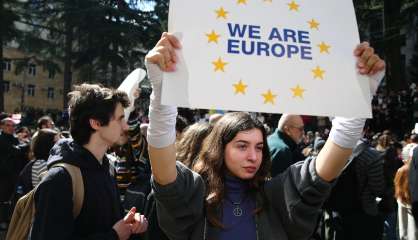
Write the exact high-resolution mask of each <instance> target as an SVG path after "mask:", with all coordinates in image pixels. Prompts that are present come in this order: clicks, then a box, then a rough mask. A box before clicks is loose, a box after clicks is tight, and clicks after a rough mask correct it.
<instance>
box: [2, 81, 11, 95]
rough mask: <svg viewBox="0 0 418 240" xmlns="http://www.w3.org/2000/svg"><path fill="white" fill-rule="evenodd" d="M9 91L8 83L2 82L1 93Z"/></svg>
mask: <svg viewBox="0 0 418 240" xmlns="http://www.w3.org/2000/svg"><path fill="white" fill-rule="evenodd" d="M8 91H10V82H9V81H3V92H5V93H6V92H8Z"/></svg>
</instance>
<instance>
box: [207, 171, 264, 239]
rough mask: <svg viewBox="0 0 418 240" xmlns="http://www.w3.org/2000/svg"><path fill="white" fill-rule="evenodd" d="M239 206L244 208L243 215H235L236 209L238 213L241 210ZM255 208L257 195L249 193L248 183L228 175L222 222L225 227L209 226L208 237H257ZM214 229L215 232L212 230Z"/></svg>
mask: <svg viewBox="0 0 418 240" xmlns="http://www.w3.org/2000/svg"><path fill="white" fill-rule="evenodd" d="M237 207H239V208H240V209H241V210H242V215H241V216H235V215H234V209H235V212H236V213H237V212H240V211H239V210H238V209H237ZM255 208H256V204H255V197H254V196H251V195H250V194H249V193H248V183H247V182H245V181H243V180H241V179H239V178H236V177H233V176H230V175H226V177H225V198H224V201H223V211H222V224H223V225H224V226H225V228H224V229H222V230H220V231H216V230H214V229H213V228H209V238H208V239H219V240H230V239H240V240H255V239H257V235H256V224H255V215H254V210H255ZM237 210H238V211H237ZM238 215H239V214H238ZM213 230H214V232H212V231H213ZM211 232H212V234H211ZM215 232H216V233H215ZM211 236H212V237H211Z"/></svg>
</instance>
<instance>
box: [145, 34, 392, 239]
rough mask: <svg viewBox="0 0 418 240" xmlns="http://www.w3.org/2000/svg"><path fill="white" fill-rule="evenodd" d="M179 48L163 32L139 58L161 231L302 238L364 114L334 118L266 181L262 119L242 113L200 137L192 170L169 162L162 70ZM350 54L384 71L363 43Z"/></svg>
mask: <svg viewBox="0 0 418 240" xmlns="http://www.w3.org/2000/svg"><path fill="white" fill-rule="evenodd" d="M178 48H180V43H179V42H178V40H177V39H176V38H175V37H174V36H173V35H171V34H169V33H164V34H163V35H162V38H161V39H160V41H159V42H158V43H157V45H156V46H155V48H154V49H153V50H152V51H150V52H149V53H148V55H147V56H146V62H147V68H148V74H149V77H150V80H151V83H152V86H153V93H152V95H151V104H150V114H149V118H150V125H149V128H148V142H149V154H150V160H151V165H152V171H153V183H152V185H153V186H152V187H153V189H154V191H155V198H156V200H157V212H158V217H159V221H160V226H161V228H162V229H163V230H164V231H165V233H166V234H167V236H168V237H169V238H170V239H192V240H202V239H241V240H246V239H248V240H250V239H251V240H255V239H307V238H308V237H309V236H310V235H311V234H312V232H313V230H314V228H315V226H316V220H317V216H318V214H319V212H320V207H321V206H322V203H323V202H324V200H325V198H326V197H327V195H328V193H329V192H330V190H331V186H332V181H333V180H334V179H335V178H336V177H337V176H338V174H339V173H340V172H341V170H342V169H343V167H344V165H345V164H346V162H347V159H348V157H349V156H350V154H351V152H352V148H353V147H354V146H355V144H356V142H357V140H358V139H360V137H361V133H362V129H363V126H364V119H344V118H335V119H334V120H333V129H332V131H331V133H330V137H329V140H328V141H327V142H326V144H325V146H324V147H323V149H322V151H321V152H320V153H319V155H318V157H317V158H316V159H314V158H309V159H307V160H306V161H304V162H300V163H297V164H295V165H293V166H291V167H290V168H289V169H288V170H287V171H285V172H284V173H282V174H280V175H278V176H276V177H275V178H273V179H268V178H267V175H268V174H267V173H268V171H269V163H270V157H269V151H268V146H267V143H266V133H265V130H264V128H263V126H262V124H261V123H260V122H258V121H257V120H255V119H252V118H251V117H250V115H249V114H247V113H229V114H226V115H225V116H224V117H222V118H221V119H220V120H219V122H217V123H216V124H215V126H214V128H213V130H212V131H211V133H210V134H209V136H208V137H207V138H206V139H205V142H204V144H203V149H202V150H201V152H200V155H199V160H198V162H197V163H196V165H195V166H194V170H195V171H192V170H191V169H189V168H187V167H186V166H185V165H183V164H181V163H180V162H176V151H175V146H174V142H175V117H176V114H177V109H176V108H175V107H171V106H163V105H161V104H160V95H161V81H162V74H163V71H174V70H175V63H176V61H177V56H176V53H175V50H176V49H178ZM354 54H355V55H356V56H357V57H358V69H359V71H360V73H362V74H375V73H377V72H380V71H382V70H383V69H384V66H385V64H384V62H383V61H382V60H381V59H380V58H379V57H378V56H377V55H375V54H374V53H373V49H372V48H370V47H369V45H368V44H367V43H363V44H361V45H359V46H358V47H357V48H356V50H355V52H354Z"/></svg>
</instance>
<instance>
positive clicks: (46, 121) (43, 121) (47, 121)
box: [32, 115, 55, 138]
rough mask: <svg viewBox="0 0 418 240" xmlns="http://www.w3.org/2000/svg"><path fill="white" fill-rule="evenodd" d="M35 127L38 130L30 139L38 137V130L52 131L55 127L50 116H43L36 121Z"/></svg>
mask: <svg viewBox="0 0 418 240" xmlns="http://www.w3.org/2000/svg"><path fill="white" fill-rule="evenodd" d="M37 126H38V129H37V131H36V132H35V133H34V134H33V136H32V138H36V136H38V132H39V130H41V129H44V128H49V129H53V128H54V127H55V123H54V121H53V120H52V118H51V117H50V116H48V115H45V116H42V117H40V118H39V119H38V122H37Z"/></svg>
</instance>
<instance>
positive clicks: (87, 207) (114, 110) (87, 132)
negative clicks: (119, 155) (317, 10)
mask: <svg viewBox="0 0 418 240" xmlns="http://www.w3.org/2000/svg"><path fill="white" fill-rule="evenodd" d="M69 97H70V100H69V113H70V132H71V136H72V137H73V140H71V139H62V140H60V141H58V142H57V143H56V145H55V146H54V147H53V148H52V150H51V154H50V156H49V158H48V162H47V166H48V169H49V170H48V174H47V176H46V177H45V178H44V179H43V180H42V182H41V183H40V184H39V186H38V188H37V190H36V193H35V209H36V211H35V216H34V221H33V226H32V228H31V231H30V236H31V239H32V240H37V239H42V240H48V239H57V236H58V238H59V239H115V240H116V239H120V240H126V239H128V238H129V237H130V236H131V234H133V233H141V232H144V231H145V230H146V228H147V222H146V219H145V218H144V216H143V215H139V213H136V209H135V208H132V209H131V210H130V211H129V213H128V214H126V215H125V217H123V210H122V206H121V203H120V197H119V194H118V192H117V189H116V183H115V181H114V179H113V178H112V177H111V176H110V173H109V161H108V159H107V157H106V155H105V153H106V151H107V150H108V148H109V147H111V146H112V145H113V144H115V143H116V142H118V141H119V139H120V138H121V136H122V135H123V134H124V132H125V131H126V130H127V129H128V125H127V123H126V120H125V116H124V108H125V107H127V106H128V105H129V99H128V97H127V95H126V93H124V92H121V91H118V90H113V89H108V88H104V87H101V86H99V85H91V84H82V85H80V86H76V87H75V90H74V91H72V92H70V93H69ZM59 162H64V163H68V164H72V165H75V166H77V167H79V168H80V171H81V174H82V177H83V183H84V199H83V205H82V209H81V212H80V214H79V215H78V216H77V217H76V218H75V219H74V216H73V211H72V210H73V198H72V195H73V191H72V183H71V177H70V175H69V173H68V172H67V171H66V170H65V169H64V168H62V167H52V168H51V166H53V165H54V164H55V163H59Z"/></svg>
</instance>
